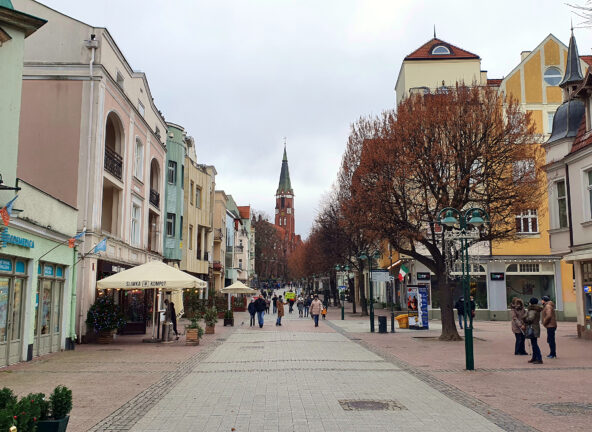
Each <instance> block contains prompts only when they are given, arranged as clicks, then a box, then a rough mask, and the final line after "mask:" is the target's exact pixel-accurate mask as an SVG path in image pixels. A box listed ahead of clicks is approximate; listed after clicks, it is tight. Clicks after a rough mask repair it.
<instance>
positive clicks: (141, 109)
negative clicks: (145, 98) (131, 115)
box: [138, 101, 146, 117]
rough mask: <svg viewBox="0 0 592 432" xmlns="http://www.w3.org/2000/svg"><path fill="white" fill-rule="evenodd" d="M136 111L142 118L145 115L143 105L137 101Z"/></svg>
mask: <svg viewBox="0 0 592 432" xmlns="http://www.w3.org/2000/svg"><path fill="white" fill-rule="evenodd" d="M138 111H139V112H140V115H141V116H142V117H144V114H146V109H145V108H144V104H143V103H142V102H140V101H138Z"/></svg>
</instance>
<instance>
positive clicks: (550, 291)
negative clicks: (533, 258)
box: [506, 262, 557, 305]
mask: <svg viewBox="0 0 592 432" xmlns="http://www.w3.org/2000/svg"><path fill="white" fill-rule="evenodd" d="M543 296H548V297H549V298H551V300H552V301H553V302H555V303H557V293H556V292H555V268H554V265H553V263H532V262H525V263H512V264H508V265H507V266H506V304H508V305H509V304H510V303H511V302H512V299H513V298H514V297H518V298H521V299H522V300H523V301H524V303H525V304H527V303H528V301H529V300H530V299H531V298H533V297H536V298H537V299H539V300H540V299H541V298H542V297H543Z"/></svg>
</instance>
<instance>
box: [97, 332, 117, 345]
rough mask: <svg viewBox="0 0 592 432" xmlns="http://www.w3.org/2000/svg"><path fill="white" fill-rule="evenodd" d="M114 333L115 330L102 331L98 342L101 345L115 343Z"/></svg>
mask: <svg viewBox="0 0 592 432" xmlns="http://www.w3.org/2000/svg"><path fill="white" fill-rule="evenodd" d="M113 333H114V330H105V331H100V332H99V337H98V338H97V342H98V343H100V344H110V343H113Z"/></svg>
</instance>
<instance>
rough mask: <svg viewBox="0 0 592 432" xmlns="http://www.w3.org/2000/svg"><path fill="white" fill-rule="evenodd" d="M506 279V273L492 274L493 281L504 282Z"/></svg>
mask: <svg viewBox="0 0 592 432" xmlns="http://www.w3.org/2000/svg"><path fill="white" fill-rule="evenodd" d="M504 277H505V274H504V273H491V280H492V281H503V280H504Z"/></svg>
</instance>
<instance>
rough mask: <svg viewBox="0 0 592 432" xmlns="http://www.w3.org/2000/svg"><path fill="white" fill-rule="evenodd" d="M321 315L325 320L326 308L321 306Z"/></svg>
mask: <svg viewBox="0 0 592 432" xmlns="http://www.w3.org/2000/svg"><path fill="white" fill-rule="evenodd" d="M321 315H323V319H325V316H326V315H327V307H326V306H323V310H322V311H321Z"/></svg>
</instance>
